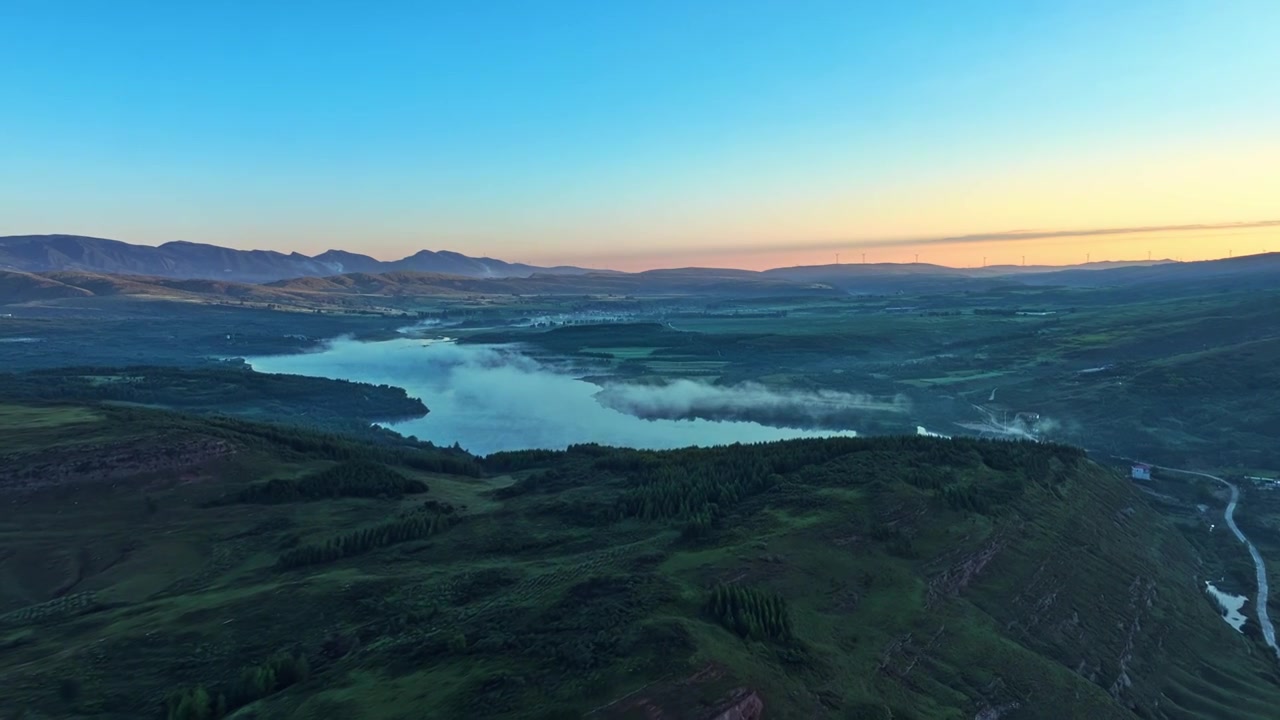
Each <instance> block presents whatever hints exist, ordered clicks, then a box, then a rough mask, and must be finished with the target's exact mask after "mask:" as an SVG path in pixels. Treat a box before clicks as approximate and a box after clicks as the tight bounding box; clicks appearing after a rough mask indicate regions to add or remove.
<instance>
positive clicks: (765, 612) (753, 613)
mask: <svg viewBox="0 0 1280 720" xmlns="http://www.w3.org/2000/svg"><path fill="white" fill-rule="evenodd" d="M706 612H707V614H708V615H710V616H711V618H712V619H713V620H715V621H716V622H718V623H720V624H721V625H723V626H724V627H725V628H727V629H728V630H730V631H732V632H735V633H737V634H738V636H739V637H742V638H752V639H755V640H772V641H775V642H788V641H790V640H791V639H792V638H793V637H794V635H793V634H792V631H791V617H790V612H789V611H788V609H787V601H786V599H785V598H783V597H782V596H781V595H778V594H776V593H770V592H765V591H763V590H758V589H756V588H751V587H745V586H742V585H726V584H724V583H720V584H718V585H716V586H715V587H714V588H712V589H711V593H710V594H709V595H708V597H707V601H706Z"/></svg>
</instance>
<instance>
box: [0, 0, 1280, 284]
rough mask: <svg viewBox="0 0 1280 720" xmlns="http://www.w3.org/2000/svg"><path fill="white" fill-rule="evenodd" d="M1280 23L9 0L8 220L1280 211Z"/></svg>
mask: <svg viewBox="0 0 1280 720" xmlns="http://www.w3.org/2000/svg"><path fill="white" fill-rule="evenodd" d="M1277 27H1280V3H1275V2H1264V1H1256V2H1255V1H1252V0H1238V1H1235V2H1231V1H1227V0H1220V1H1219V2H1192V1H1186V0H1163V1H1160V2H1154V1H1146V0H1132V1H1130V2H1120V3H1117V2H1092V1H1090V0H1080V1H1076V2H1053V3H1049V2H1035V1H1033V0H1029V1H1023V2H901V3H889V2H884V3H859V2H851V1H848V0H846V1H845V2H820V1H812V2H782V1H778V2H754V1H751V0H734V1H732V2H729V1H726V2H709V1H708V2H688V1H685V2H665V1H662V0H653V1H650V2H625V3H624V2H609V3H601V2H477V3H457V2H449V3H431V2H414V3H409V2H390V1H387V2H378V3H356V2H325V1H323V0H321V1H316V2H307V3H301V2H271V3H260V2H206V3H194V2H190V3H188V2H176V3H175V2H141V1H138V0H121V1H120V2H101V1H98V2H67V1H59V0H39V1H35V2H31V1H28V0H9V1H8V2H5V3H3V4H2V5H0V107H2V108H3V109H4V111H3V112H0V234H16V233H41V232H70V233H79V234H90V235H98V236H107V237H115V238H118V239H124V240H129V241H133V242H146V243H159V242H163V241H166V240H172V239H186V240H194V241H204V242H215V243H219V244H226V245H233V246H238V247H260V248H269V249H278V250H284V251H291V250H299V251H302V252H318V251H321V250H324V249H326V248H328V247H337V246H341V247H344V248H346V249H349V250H363V251H365V252H369V253H371V254H374V255H378V256H381V257H394V256H400V255H404V254H408V253H410V252H413V251H415V250H417V249H421V248H423V247H428V248H435V249H438V248H449V249H455V250H459V251H463V252H467V253H470V254H480V253H488V254H490V255H493V256H500V257H505V258H508V259H514V260H526V261H535V262H592V263H595V264H601V265H614V266H620V267H640V266H655V265H681V264H690V263H693V262H699V263H703V264H706V263H715V264H721V265H739V266H746V267H751V266H756V265H759V264H762V263H763V264H769V263H771V262H774V261H785V260H786V259H787V258H792V257H794V258H797V259H798V261H804V260H806V259H809V260H813V259H817V254H820V255H821V257H826V255H827V254H828V250H833V249H840V248H846V249H847V251H848V252H855V251H858V252H861V251H863V249H866V248H870V249H871V250H872V251H873V252H874V251H875V250H876V249H877V248H879V247H880V245H879V244H878V243H881V242H882V241H892V242H893V245H892V246H893V247H895V248H902V247H905V245H904V241H910V240H911V239H913V238H920V239H928V238H938V237H949V236H952V235H964V234H971V233H992V232H1001V231H1009V230H1025V229H1028V228H1034V229H1049V230H1061V229H1082V230H1083V229H1091V228H1098V227H1129V226H1142V227H1148V226H1163V225H1170V226H1171V225H1181V224H1192V223H1226V222H1253V221H1261V220H1272V219H1276V218H1280V200H1277V198H1280V170H1276V169H1275V168H1276V167H1277V166H1278V165H1280V163H1277V162H1276V161H1277V160H1280V149H1278V148H1280V142H1278V138H1277V137H1276V136H1277V133H1276V131H1275V129H1276V128H1280V80H1278V78H1280V43H1277V42H1276V36H1275V32H1276V28H1277ZM1259 242H1262V241H1261V240H1260V241H1259ZM1056 243H1057V244H1056V245H1054V246H1049V245H1047V244H1043V243H1042V246H1043V247H1041V246H1037V247H1036V248H1035V249H1034V252H1039V253H1041V254H1042V255H1043V256H1044V257H1046V258H1048V257H1049V256H1051V255H1054V253H1059V254H1061V253H1064V252H1067V251H1070V252H1072V253H1075V252H1077V251H1078V250H1080V249H1081V248H1084V247H1085V246H1086V245H1088V246H1089V247H1092V248H1098V251H1099V252H1101V253H1102V254H1103V255H1104V256H1105V255H1106V254H1107V253H1108V252H1121V250H1122V249H1123V246H1122V245H1117V244H1112V245H1110V246H1108V245H1107V244H1106V243H1107V239H1106V238H1105V237H1101V238H1100V237H1098V236H1084V237H1081V238H1077V239H1075V240H1074V241H1072V240H1071V239H1065V240H1063V239H1059V240H1057V241H1056ZM1201 245H1202V246H1203V247H1202V249H1204V250H1205V251H1206V252H1212V247H1211V246H1212V245H1213V243H1208V242H1205V243H1202V244H1201ZM929 247H930V248H931V252H934V253H935V254H937V253H942V254H945V253H946V252H949V251H947V250H945V249H940V248H942V247H943V246H940V245H939V244H937V243H934V244H932V245H930V246H929ZM1064 247H1065V248H1066V249H1064ZM1197 247H1200V246H1197ZM859 248H861V249H859ZM956 252H960V250H959V249H957V250H956ZM964 252H966V253H971V252H975V251H973V250H972V249H964ZM1022 252H1024V253H1025V252H1026V248H1023V249H1022ZM1189 252H1192V253H1194V252H1197V250H1196V249H1194V248H1193V249H1191V250H1189ZM811 255H812V256H813V257H811ZM1054 257H1056V255H1054ZM1095 259H1096V257H1095Z"/></svg>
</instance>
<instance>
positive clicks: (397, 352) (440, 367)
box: [246, 338, 853, 455]
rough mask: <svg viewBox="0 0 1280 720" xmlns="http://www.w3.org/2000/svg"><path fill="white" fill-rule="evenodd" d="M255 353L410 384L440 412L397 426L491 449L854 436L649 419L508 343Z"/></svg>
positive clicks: (296, 370)
mask: <svg viewBox="0 0 1280 720" xmlns="http://www.w3.org/2000/svg"><path fill="white" fill-rule="evenodd" d="M246 360H247V361H248V363H249V364H250V365H251V366H252V367H253V369H254V370H256V371H258V372H265V373H287V374H295V375H308V376H313V377H326V378H334V379H344V380H352V381H358V382H367V383H373V384H377V385H381V384H386V385H394V386H397V387H402V388H404V389H405V390H406V391H407V392H408V393H409V394H410V395H413V396H416V397H419V398H421V399H422V401H423V402H424V403H426V405H427V407H428V408H430V410H431V412H430V414H428V415H427V416H426V417H424V418H419V419H415V420H409V421H405V422H398V423H388V425H387V427H389V428H391V429H393V430H395V431H396V432H399V433H402V434H404V435H413V436H416V437H418V438H419V439H420V440H429V441H431V442H433V443H435V444H437V445H453V444H454V443H458V444H459V445H461V446H462V447H463V448H465V449H467V450H469V451H471V452H473V453H478V454H481V455H487V454H490V453H493V452H498V451H502V450H522V449H528V448H548V449H562V448H565V447H567V446H569V445H573V444H577V443H592V442H594V443H600V444H604V445H618V446H627V447H638V448H648V449H666V448H676V447H687V446H690V445H702V446H706V445H727V444H731V443H735V442H742V443H751V442H763V441H769V440H783V439H788V438H798V437H825V436H830V435H834V434H853V433H852V432H851V431H849V432H843V433H842V432H833V431H822V430H803V429H798V428H786V427H770V426H767V425H762V424H760V423H756V422H746V421H724V420H705V419H667V418H657V419H642V418H639V417H636V416H635V415H630V414H627V413H625V412H621V411H619V410H617V409H614V408H612V407H606V406H605V405H602V404H601V403H600V401H599V400H598V399H597V397H596V396H597V394H598V393H600V390H601V389H600V387H598V386H596V385H594V384H592V383H589V382H585V381H583V380H579V379H577V378H576V377H575V376H574V375H573V374H571V373H570V372H568V369H567V368H554V367H550V366H548V365H545V364H543V363H540V362H538V361H537V360H534V359H533V358H530V357H528V356H526V355H523V354H521V353H520V352H518V351H517V350H516V349H515V348H512V347H508V346H494V345H457V344H454V343H452V342H439V341H434V342H433V341H423V340H420V339H409V338H403V339H396V340H390V341H386V342H358V341H354V340H347V339H339V340H334V341H333V342H331V343H329V344H328V346H327V347H326V348H325V349H324V350H321V351H318V352H312V353H305V354H299V355H273V356H264V357H251V358H246ZM654 391H655V393H656V392H658V391H659V389H658V388H655V389H654ZM632 392H633V393H634V392H636V391H635V390H634V389H633V390H632Z"/></svg>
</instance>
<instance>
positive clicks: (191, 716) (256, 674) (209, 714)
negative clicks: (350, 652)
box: [165, 654, 311, 720]
mask: <svg viewBox="0 0 1280 720" xmlns="http://www.w3.org/2000/svg"><path fill="white" fill-rule="evenodd" d="M310 676H311V668H310V665H309V664H308V662H307V658H306V656H304V655H302V654H293V655H290V654H279V655H275V656H273V657H272V658H270V659H269V660H267V661H266V662H265V663H263V664H261V665H251V666H248V667H245V668H242V669H241V671H240V677H239V679H238V680H237V681H236V682H234V683H232V684H231V685H230V686H229V687H226V688H223V689H221V690H217V689H215V690H214V691H210V690H208V689H207V688H206V687H205V686H204V685H202V684H201V685H196V686H194V687H189V688H183V689H181V690H177V691H175V692H173V693H170V695H169V698H168V699H167V700H166V701H165V717H166V718H167V719H168V720H218V718H222V717H226V715H227V713H229V712H232V711H234V710H236V709H237V708H241V707H244V706H245V705H248V704H249V703H252V702H256V701H258V700H261V699H262V698H265V697H267V696H269V695H272V694H274V693H276V692H279V691H281V690H284V689H285V688H287V687H289V686H290V685H295V684H297V683H300V682H304V681H305V680H306V679H307V678H309V677H310Z"/></svg>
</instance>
